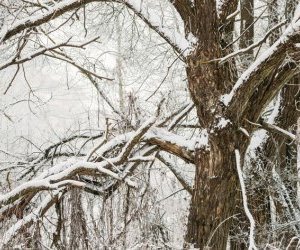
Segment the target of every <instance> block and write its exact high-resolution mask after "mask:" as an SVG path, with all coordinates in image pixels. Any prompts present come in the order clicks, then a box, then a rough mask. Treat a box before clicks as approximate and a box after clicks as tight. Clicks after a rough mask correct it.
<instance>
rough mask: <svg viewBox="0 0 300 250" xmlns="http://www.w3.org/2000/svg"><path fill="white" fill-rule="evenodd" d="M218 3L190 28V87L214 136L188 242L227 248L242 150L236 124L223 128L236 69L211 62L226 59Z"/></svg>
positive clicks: (206, 5)
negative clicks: (193, 41) (193, 42)
mask: <svg viewBox="0 0 300 250" xmlns="http://www.w3.org/2000/svg"><path fill="white" fill-rule="evenodd" d="M215 4H216V3H215V1H202V4H200V5H198V6H197V8H196V16H201V19H202V21H200V22H199V20H198V22H195V23H192V25H191V26H190V27H189V29H190V30H191V31H192V33H193V34H197V36H198V37H199V44H198V48H197V50H195V51H194V53H193V54H192V55H190V56H189V58H188V60H187V64H188V67H187V76H188V81H189V89H190V93H191V96H192V99H193V101H194V103H195V105H196V108H197V114H198V118H199V123H200V124H201V127H202V128H203V131H202V133H206V132H207V133H208V134H209V143H208V146H207V147H205V146H204V147H201V148H198V149H196V161H195V164H196V173H195V186H194V192H193V195H192V201H191V207H190V214H189V219H188V226H187V234H186V242H187V243H190V244H194V246H195V247H198V248H200V249H205V247H206V246H207V245H209V246H210V247H212V249H225V248H226V243H227V239H228V235H229V228H230V224H231V220H232V219H230V217H231V216H232V215H233V214H234V212H235V206H236V200H237V199H236V196H237V194H238V191H237V183H238V182H237V180H238V178H237V173H236V166H235V156H234V149H235V148H238V147H239V146H240V145H238V143H237V142H238V141H239V140H238V138H237V136H238V135H236V132H234V131H236V130H235V129H234V126H233V125H232V124H231V125H228V126H227V127H226V128H218V126H217V124H218V122H219V120H220V119H221V117H222V110H221V108H220V106H219V100H218V98H219V96H220V95H221V94H222V93H224V92H225V91H226V90H228V89H230V86H231V83H232V79H231V74H230V72H229V70H230V69H228V67H227V68H225V67H221V66H219V65H218V63H206V62H208V61H210V60H212V59H215V58H218V57H220V56H221V39H220V34H219V33H218V23H217V16H216V12H215V6H216V5H215ZM213 130H214V132H213V133H212V131H213ZM242 148H243V149H245V146H243V147H242ZM242 153H243V152H242Z"/></svg>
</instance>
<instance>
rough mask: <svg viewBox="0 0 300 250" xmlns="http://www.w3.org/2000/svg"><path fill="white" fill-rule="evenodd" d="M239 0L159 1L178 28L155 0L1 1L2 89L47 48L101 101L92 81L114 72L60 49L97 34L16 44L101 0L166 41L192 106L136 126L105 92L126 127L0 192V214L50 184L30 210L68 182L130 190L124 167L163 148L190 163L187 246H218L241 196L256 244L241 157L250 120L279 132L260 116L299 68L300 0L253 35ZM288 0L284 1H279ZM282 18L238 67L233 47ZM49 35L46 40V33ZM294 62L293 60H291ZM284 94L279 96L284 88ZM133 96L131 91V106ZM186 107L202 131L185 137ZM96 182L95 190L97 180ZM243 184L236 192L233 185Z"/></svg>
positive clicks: (15, 210)
mask: <svg viewBox="0 0 300 250" xmlns="http://www.w3.org/2000/svg"><path fill="white" fill-rule="evenodd" d="M243 3H246V4H245V7H244V5H243V4H242V5H241V7H242V9H241V10H238V6H239V3H238V1H237V0H223V1H218V2H217V1H215V0H195V1H184V0H174V1H164V3H163V4H165V6H166V7H168V8H171V9H172V10H173V11H175V13H176V15H177V16H178V17H180V22H181V26H182V27H181V29H182V28H183V32H180V29H179V30H178V29H177V28H176V25H175V24H176V23H175V22H174V21H173V22H171V25H170V24H169V23H170V20H168V16H167V15H162V14H160V15H159V14H157V13H164V12H157V9H156V8H155V7H156V6H155V4H153V5H154V6H152V3H151V2H150V1H149V2H147V1H146V2H144V1H131V0H127V1H94V0H81V1H77V0H69V1H66V0H65V1H20V2H17V3H13V2H10V1H5V2H4V3H2V4H1V8H3V9H7V12H5V13H9V14H8V16H10V19H8V20H12V21H11V22H12V25H10V26H8V25H7V24H6V25H4V28H2V31H1V35H0V37H1V38H0V41H1V44H2V45H6V46H8V47H9V46H10V47H11V48H12V50H13V51H14V53H13V56H11V57H9V58H8V59H7V60H6V61H3V63H2V64H1V65H0V70H3V69H5V68H7V67H9V66H13V65H16V72H15V74H14V75H13V77H12V80H11V81H10V82H9V84H8V86H7V88H6V89H5V91H4V93H7V92H8V91H9V89H10V88H11V86H12V84H13V81H14V79H15V77H16V75H17V74H18V72H19V70H20V68H21V67H22V65H23V64H24V63H25V62H27V61H30V60H32V59H33V58H36V57H39V56H42V55H44V56H47V57H52V58H55V59H58V60H63V61H65V62H67V63H69V64H71V65H72V66H74V67H75V68H77V69H78V71H79V72H81V74H83V75H84V76H85V77H87V78H88V79H89V81H90V82H91V83H92V84H93V85H94V86H95V87H96V88H97V89H98V91H99V93H100V95H101V96H102V98H104V99H105V98H106V97H105V96H106V95H105V93H103V91H101V89H100V88H99V84H101V83H99V82H98V80H103V79H105V80H107V81H110V80H111V77H109V76H103V75H99V74H98V73H97V70H93V69H90V68H89V67H87V66H86V65H81V64H80V63H79V62H78V61H76V59H75V58H72V57H71V56H70V55H68V54H66V53H65V52H64V48H65V47H73V48H84V47H86V46H88V45H89V44H91V43H93V42H95V41H97V40H98V39H99V37H98V36H96V37H94V38H91V39H89V40H87V41H84V42H81V43H74V42H71V38H70V37H71V35H69V34H68V33H66V34H65V35H66V36H67V37H68V35H69V37H68V38H67V40H66V41H63V42H60V43H55V44H52V45H51V46H41V44H39V47H38V48H36V49H35V50H34V51H33V52H30V54H29V55H28V54H27V55H26V56H25V55H24V54H23V52H24V51H23V50H25V51H26V49H27V47H26V46H27V44H28V43H29V41H30V38H31V37H32V36H34V35H35V33H39V32H41V33H44V35H45V36H46V37H47V35H49V32H47V31H44V28H45V27H44V26H46V25H47V24H48V25H49V26H51V25H53V22H55V21H56V20H58V19H59V18H62V17H64V16H65V15H69V17H68V18H67V19H66V20H65V22H62V23H61V25H59V26H57V27H56V29H53V30H52V31H51V32H56V30H60V29H61V27H63V26H64V24H65V23H66V22H67V21H68V20H69V19H72V20H73V19H74V20H76V19H80V18H79V17H78V12H79V11H80V10H81V9H82V8H83V11H85V8H86V7H87V6H89V5H93V6H95V8H96V6H97V9H96V10H99V13H101V7H102V6H106V5H107V6H109V7H110V6H112V9H113V7H115V6H119V7H126V9H127V10H130V13H131V14H133V15H134V16H136V17H138V18H139V19H140V20H142V21H143V22H144V23H145V24H146V25H147V26H148V27H149V28H150V29H151V30H152V32H155V33H157V34H158V35H159V37H160V39H161V40H163V41H165V42H166V43H167V44H168V45H169V46H170V47H171V48H172V49H173V51H174V53H175V54H176V56H177V58H178V59H180V60H182V61H183V63H184V65H185V68H186V77H187V85H188V89H189V93H190V96H191V99H192V104H188V105H185V106H183V107H181V108H180V109H179V110H178V111H175V112H174V113H172V114H170V115H169V117H167V118H166V119H164V120H159V118H158V117H159V115H160V113H161V109H162V105H163V103H162V102H161V103H160V104H159V105H158V107H157V110H156V112H155V113H156V117H154V118H153V117H152V118H150V119H148V120H147V121H146V122H144V123H143V124H142V125H140V124H139V122H136V123H135V124H132V122H131V121H132V120H129V119H128V118H127V117H126V116H124V114H122V113H121V112H119V111H118V110H117V109H115V108H114V107H113V105H112V104H110V102H109V100H108V99H105V100H106V101H107V103H108V105H109V106H111V108H112V109H113V110H114V112H115V113H118V114H119V115H120V117H122V119H123V122H124V124H126V125H125V129H124V130H125V131H124V134H120V135H118V136H116V137H115V138H114V139H111V140H107V139H106V138H105V136H103V134H105V131H104V132H103V133H102V134H100V135H94V137H95V138H96V137H97V136H98V137H103V140H102V141H101V143H99V144H98V145H97V146H96V147H95V148H93V149H91V150H90V152H89V153H88V154H87V155H86V156H85V159H84V160H83V161H77V162H75V163H68V164H65V165H58V166H54V167H53V168H50V169H49V170H46V171H45V172H44V173H42V174H40V175H38V177H37V178H36V179H33V180H31V181H29V182H27V183H24V184H21V185H20V186H18V187H16V188H15V189H13V190H12V191H10V192H8V193H7V194H4V195H2V196H1V200H0V204H1V209H2V216H1V219H2V220H3V219H4V217H9V216H10V215H12V214H16V215H17V217H19V218H21V217H23V216H25V215H24V211H25V208H26V207H27V206H28V205H29V204H30V202H32V201H33V200H34V198H35V197H36V196H37V195H38V194H39V193H40V192H42V191H44V190H53V191H52V194H51V195H49V196H47V197H46V198H45V199H44V201H43V203H42V204H41V205H40V206H39V207H38V208H37V209H36V211H35V216H36V214H37V215H38V216H43V215H44V214H45V213H46V212H47V210H48V209H49V208H50V207H51V206H52V205H53V204H55V203H57V202H59V201H60V200H61V199H62V197H63V195H64V194H65V193H66V192H67V191H68V190H69V189H72V188H75V187H82V188H83V189H84V190H85V191H88V192H91V193H101V192H105V196H106V197H107V196H109V195H111V194H112V193H113V192H114V191H115V190H117V189H118V187H119V186H120V185H121V183H125V184H126V185H127V186H128V187H131V188H136V183H135V182H134V181H133V180H132V178H130V175H132V174H133V173H134V171H135V169H136V168H137V166H138V164H140V163H142V162H149V161H150V162H151V161H153V157H157V158H158V159H159V160H161V161H164V162H165V163H166V164H168V163H167V161H166V160H165V159H164V158H163V157H162V156H161V154H160V151H165V152H168V153H170V154H173V155H175V156H177V157H179V158H181V159H183V160H184V161H186V162H188V163H192V164H194V165H195V180H194V187H193V188H191V187H190V186H189V184H188V183H186V181H185V180H184V178H182V176H180V174H177V175H176V171H175V175H176V176H177V177H178V179H179V181H180V182H181V183H182V185H183V187H184V188H185V189H186V190H188V191H189V192H190V193H191V196H192V198H191V204H190V213H189V217H188V224H187V233H186V237H185V240H186V245H185V246H186V247H189V245H190V244H193V245H194V246H195V247H198V248H200V249H208V248H212V249H225V248H226V245H227V243H228V240H229V239H230V235H231V232H232V228H231V226H232V218H233V216H234V215H235V214H236V212H237V207H239V208H241V207H242V206H241V203H242V204H243V207H244V210H245V215H246V217H247V219H249V223H250V238H249V248H251V249H255V248H256V247H255V240H254V229H255V221H254V219H253V217H252V215H251V213H250V211H249V207H248V203H247V196H246V189H245V184H244V178H243V173H242V167H241V164H242V163H243V162H244V160H245V158H246V152H247V148H248V147H249V145H250V139H251V135H252V134H253V133H254V132H255V131H256V130H257V124H260V126H264V127H268V128H269V129H270V127H271V128H272V129H271V130H275V131H278V130H279V129H278V128H277V127H276V128H274V127H272V126H269V125H268V123H267V124H266V123H264V122H261V120H260V118H261V117H262V114H263V112H264V111H265V110H266V108H267V107H268V105H269V104H270V103H271V102H272V101H273V100H274V98H275V97H276V96H277V95H278V93H279V91H280V90H281V89H282V88H283V87H284V85H285V83H287V82H288V81H289V80H290V79H292V78H293V76H294V75H296V74H297V73H298V68H297V67H296V64H297V61H298V59H297V58H298V53H299V46H297V43H299V41H300V37H299V34H300V33H299V31H300V19H299V15H300V6H298V7H297V8H296V10H295V12H294V16H293V18H291V19H290V21H289V22H288V23H287V22H286V21H284V22H278V23H276V24H274V25H275V26H273V27H270V30H269V31H268V32H266V34H265V36H264V37H263V38H262V39H261V40H259V41H256V42H253V40H254V37H253V36H254V35H253V25H254V23H255V22H257V20H260V18H261V17H262V15H261V16H260V17H258V18H257V20H255V21H253V15H252V14H251V13H252V12H253V9H252V8H253V4H254V3H253V1H252V2H251V1H243ZM284 4H285V2H284ZM286 4H289V5H290V4H291V3H290V2H289V1H286ZM98 5H99V6H98ZM244 8H246V9H247V11H245V9H244ZM249 8H250V9H251V11H250V10H249ZM18 11H19V12H18ZM239 12H241V19H242V21H243V20H244V19H245V20H246V22H245V26H244V25H242V26H241V30H242V32H241V34H240V36H238V37H236V36H235V35H234V31H235V26H234V22H235V20H236V18H235V17H236V16H237V15H238V13H239ZM84 13H85V12H84ZM70 14H71V15H70ZM249 14H251V15H249ZM251 22H252V23H251ZM272 24H273V23H272ZM285 24H286V28H285V31H284V32H283V34H282V35H281V36H279V37H278V39H277V40H276V41H274V43H272V45H271V46H270V47H269V48H266V49H264V50H263V52H261V51H260V49H258V52H257V55H256V56H254V58H252V57H250V59H248V58H247V60H250V62H247V64H246V65H247V67H246V69H245V68H240V67H238V66H239V59H240V58H239V55H242V54H248V55H249V54H251V55H252V51H254V49H256V48H257V47H259V46H261V45H262V44H263V43H264V42H265V41H266V40H267V38H268V37H269V36H270V35H273V33H274V31H277V30H278V28H279V27H282V26H283V25H285ZM54 26H55V25H54ZM273 37H274V36H272V39H273ZM240 38H241V39H240ZM47 39H49V40H51V38H49V37H48V38H47ZM239 40H241V43H240V47H241V48H240V49H236V46H235V45H236V42H237V41H239ZM249 52H250V53H249ZM251 60H253V61H251ZM291 61H293V62H296V63H295V65H294V64H292V63H291ZM96 80H97V81H96ZM282 98H285V97H284V95H282ZM134 102H135V101H134V98H133V99H132V105H133V106H134V105H135V103H134ZM193 107H195V108H196V113H197V119H198V123H199V125H200V132H199V134H198V135H197V136H194V138H192V140H191V141H190V142H188V141H187V139H186V138H185V137H183V136H181V135H176V134H175V133H173V132H172V130H173V129H174V127H175V126H176V125H177V124H178V123H179V122H180V121H181V119H182V118H183V117H184V116H185V115H186V114H188V113H189V112H190V111H191V110H192V108H193ZM135 112H136V113H138V111H135ZM166 125H167V127H166ZM128 130H132V131H133V130H136V131H135V132H128ZM89 138H90V137H88V139H89ZM63 143H65V141H61V142H60V143H59V145H61V144H63ZM138 145H139V146H138ZM57 147H58V146H57V145H54V146H51V147H50V148H48V149H47V150H45V151H44V154H43V155H42V156H41V157H40V158H39V159H35V161H40V162H41V161H42V160H44V159H46V158H48V157H49V152H50V151H51V150H53V149H55V151H56V148H57ZM56 153H57V152H54V154H56ZM169 165H171V164H169ZM103 176H105V178H104V177H103ZM93 177H95V178H96V177H97V178H102V179H101V181H100V184H99V181H98V182H94V181H93V180H92V178H93ZM106 178H107V179H106ZM103 179H104V180H103ZM106 180H107V181H106ZM105 181H106V182H105ZM99 185H100V187H101V188H100V190H98V189H99V188H95V187H97V186H99ZM240 186H241V191H242V192H241V194H240V192H239V191H238V190H239V189H240ZM241 198H242V199H241ZM34 219H35V217H34V216H33V214H29V215H26V216H25V221H26V223H25V224H26V226H30V225H31V224H32V223H33V221H34ZM23 227H24V225H23V224H22V225H21V224H18V222H17V224H16V227H14V230H13V232H10V233H11V235H14V234H16V232H18V230H21V229H22V228H23ZM83 231H84V230H83ZM6 243H8V242H5V244H6ZM72 244H73V243H72ZM82 244H83V243H82Z"/></svg>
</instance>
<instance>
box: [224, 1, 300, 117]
mask: <svg viewBox="0 0 300 250" xmlns="http://www.w3.org/2000/svg"><path fill="white" fill-rule="evenodd" d="M299 12H300V6H299V5H298V7H297V10H296V12H295V15H294V19H293V21H292V22H291V24H290V25H289V26H288V27H287V29H286V30H285V32H284V33H283V34H282V36H281V37H280V38H279V39H278V40H277V41H276V42H275V43H274V44H273V45H272V46H271V47H270V48H269V49H267V50H266V51H265V52H264V53H263V54H262V55H260V56H259V57H258V58H257V59H256V60H255V61H254V62H253V63H252V64H251V65H250V66H249V68H248V69H247V70H246V71H245V72H244V73H243V74H242V75H241V76H240V78H239V79H238V80H237V82H236V83H235V85H234V87H233V88H232V90H231V92H230V93H228V94H225V95H222V96H221V98H220V101H221V102H222V103H223V104H224V105H225V106H228V110H229V112H232V113H239V114H241V116H242V115H243V111H244V110H245V109H246V107H247V105H248V102H249V100H250V98H251V96H252V94H253V92H254V91H255V89H257V87H258V86H259V85H260V84H261V83H262V82H263V80H264V79H265V78H266V77H267V76H268V75H269V74H270V73H271V72H272V70H273V69H275V68H276V67H278V66H280V65H281V63H282V62H283V60H284V59H285V56H286V52H289V51H293V49H294V47H295V46H294V42H295V41H296V40H297V39H299V38H300V36H299V31H300V20H299V18H297V17H298V16H299Z"/></svg>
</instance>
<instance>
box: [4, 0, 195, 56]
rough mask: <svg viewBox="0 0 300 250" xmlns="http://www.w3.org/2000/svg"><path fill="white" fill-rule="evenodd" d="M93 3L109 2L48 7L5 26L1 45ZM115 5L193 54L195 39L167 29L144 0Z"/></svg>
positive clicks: (70, 0) (74, 0)
mask: <svg viewBox="0 0 300 250" xmlns="http://www.w3.org/2000/svg"><path fill="white" fill-rule="evenodd" d="M91 2H108V1H105V0H100V1H96V0H81V1H78V0H64V1H61V2H59V3H56V4H55V5H54V6H52V7H50V6H49V7H48V8H47V10H46V11H44V12H42V13H40V14H37V15H33V16H31V17H27V18H24V19H21V20H19V21H17V22H15V23H14V24H13V25H8V24H6V25H4V27H3V28H2V30H1V31H0V44H2V43H3V42H5V41H7V40H8V39H10V38H11V37H13V36H15V35H17V34H18V33H20V32H22V31H24V30H25V29H28V28H33V27H37V26H39V25H42V24H44V23H47V22H49V21H51V20H53V19H55V18H57V17H59V16H61V15H63V14H64V13H66V12H69V11H72V10H75V9H77V8H80V7H82V6H84V5H86V4H88V3H91ZM112 2H115V3H121V4H125V5H126V6H127V7H128V8H129V9H131V10H132V11H133V12H134V13H135V14H136V15H137V16H138V17H140V18H141V20H143V21H144V22H145V23H146V24H147V25H148V26H149V27H150V28H151V29H152V30H154V31H155V32H157V33H158V34H159V35H160V36H161V37H162V38H163V39H164V40H165V41H166V42H167V43H169V44H170V45H171V46H172V47H173V48H174V49H175V50H176V51H177V52H178V53H180V54H182V55H188V53H190V52H191V50H192V48H193V45H194V44H195V43H196V42H197V41H196V39H195V37H193V36H189V39H187V38H185V35H184V34H181V33H179V32H177V31H176V30H175V29H170V28H167V27H165V26H164V25H163V23H162V21H161V18H162V17H161V16H159V15H157V13H156V12H155V11H154V10H151V9H150V8H148V7H147V5H145V4H143V1H142V0H119V1H118V0H115V1H112Z"/></svg>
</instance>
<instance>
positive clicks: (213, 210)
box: [187, 128, 239, 249]
mask: <svg viewBox="0 0 300 250" xmlns="http://www.w3.org/2000/svg"><path fill="white" fill-rule="evenodd" d="M233 134H234V133H233V131H232V129H228V128H227V131H222V132H221V133H218V134H217V135H215V136H214V138H213V139H212V140H211V141H210V149H209V150H204V149H199V150H197V153H196V176H195V187H194V193H193V196H192V202H191V208H190V215H189V222H188V232H187V241H188V242H190V243H193V244H195V247H199V248H200V249H206V247H207V249H210V248H211V249H226V244H227V240H228V235H229V229H230V225H231V223H232V220H233V217H232V216H233V215H234V213H235V211H236V201H237V198H238V194H239V191H238V189H237V184H238V178H237V174H236V163H235V156H234V148H235V146H236V145H235V138H234V137H233V136H232V135H233Z"/></svg>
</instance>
